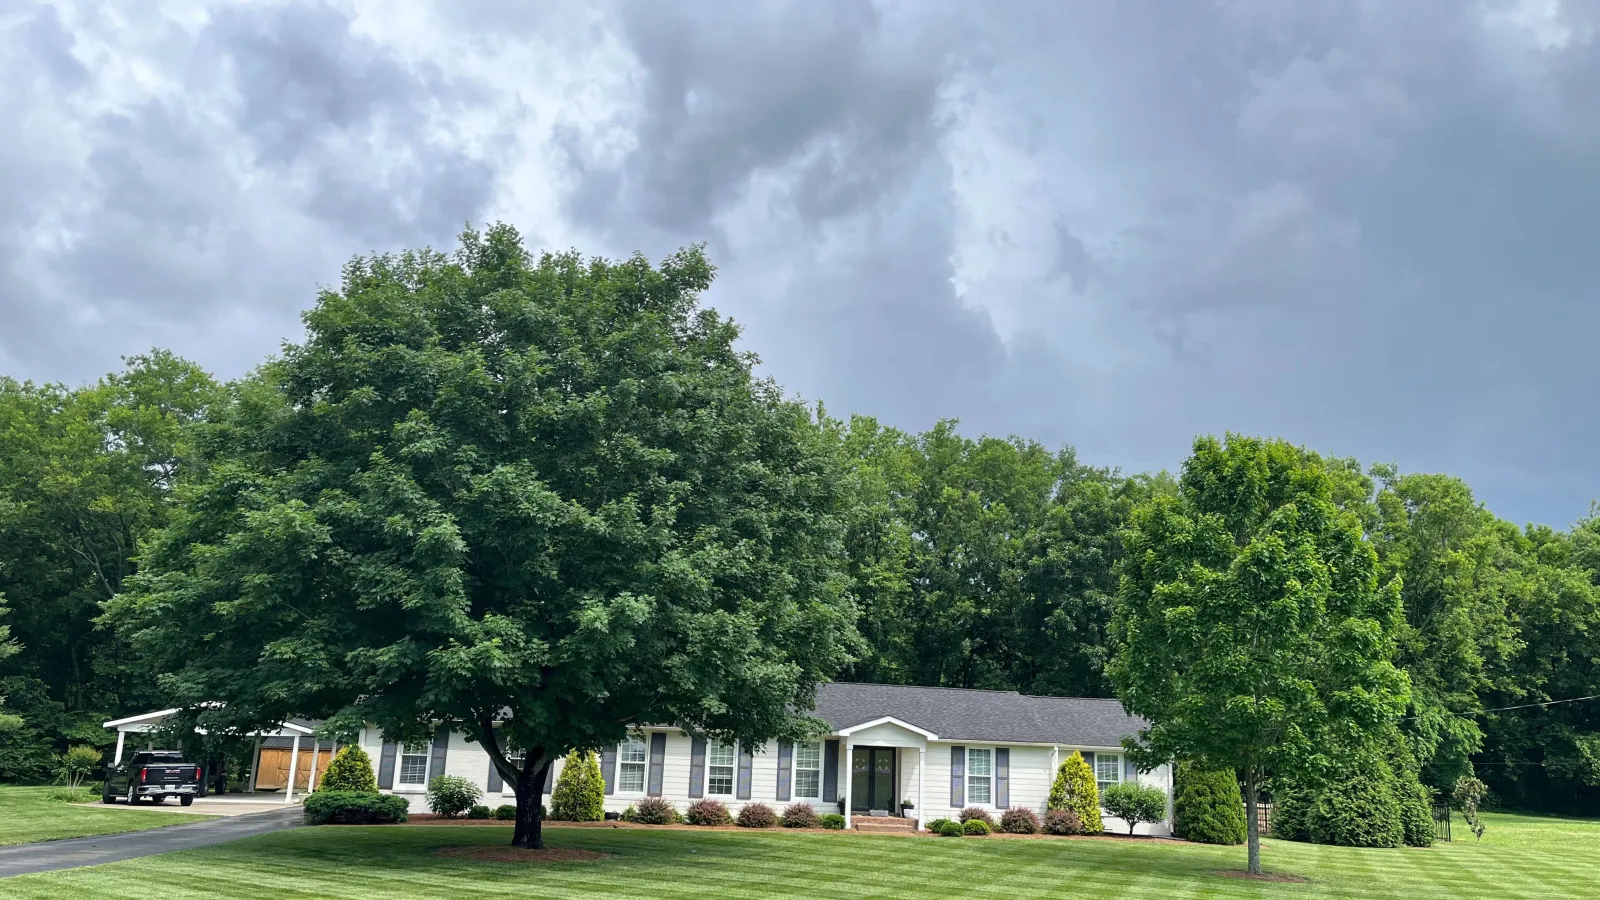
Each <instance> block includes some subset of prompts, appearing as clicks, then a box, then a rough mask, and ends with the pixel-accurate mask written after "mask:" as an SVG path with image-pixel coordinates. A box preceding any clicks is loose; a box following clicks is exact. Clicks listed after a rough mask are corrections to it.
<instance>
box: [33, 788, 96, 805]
mask: <svg viewBox="0 0 1600 900" xmlns="http://www.w3.org/2000/svg"><path fill="white" fill-rule="evenodd" d="M44 797H45V799H46V800H52V801H55V802H56V803H93V802H94V801H96V800H98V799H100V795H99V794H96V793H95V792H94V791H90V790H86V789H84V788H81V787H58V788H51V789H50V790H48V791H46V792H45V795H44Z"/></svg>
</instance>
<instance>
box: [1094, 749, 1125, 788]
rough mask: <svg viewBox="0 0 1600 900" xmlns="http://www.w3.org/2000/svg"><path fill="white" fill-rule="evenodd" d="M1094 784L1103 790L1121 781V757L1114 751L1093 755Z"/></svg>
mask: <svg viewBox="0 0 1600 900" xmlns="http://www.w3.org/2000/svg"><path fill="white" fill-rule="evenodd" d="M1094 780H1095V785H1096V786H1097V787H1099V788H1100V790H1101V791H1102V792H1103V791H1105V789H1106V788H1108V787H1110V786H1112V785H1113V784H1121V783H1122V757H1121V756H1118V755H1117V754H1115V753H1096V754H1095V756H1094Z"/></svg>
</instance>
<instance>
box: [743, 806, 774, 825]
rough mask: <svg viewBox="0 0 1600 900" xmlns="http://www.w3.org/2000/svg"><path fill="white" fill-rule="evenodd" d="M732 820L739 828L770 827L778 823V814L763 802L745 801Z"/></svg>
mask: <svg viewBox="0 0 1600 900" xmlns="http://www.w3.org/2000/svg"><path fill="white" fill-rule="evenodd" d="M733 821H734V824H735V825H738V826H739V827H740V828H771V827H773V826H774V825H777V824H778V814H777V813H775V812H773V811H772V807H770V806H768V805H766V804H765V803H746V804H745V805H744V807H743V808H741V809H740V810H739V815H738V817H737V818H735V819H734V820H733Z"/></svg>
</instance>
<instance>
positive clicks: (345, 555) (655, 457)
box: [107, 225, 858, 846]
mask: <svg viewBox="0 0 1600 900" xmlns="http://www.w3.org/2000/svg"><path fill="white" fill-rule="evenodd" d="M712 274H713V269H712V267H711V265H710V263H709V262H708V261H707V260H706V259H705V257H704V255H703V253H702V252H701V250H700V249H699V248H690V249H686V250H683V251H681V252H679V253H676V254H674V255H672V256H670V257H668V258H667V259H666V260H664V261H663V262H662V263H661V265H660V266H659V267H657V266H652V265H651V264H650V263H649V261H647V260H645V259H644V258H642V257H638V256H636V257H634V258H632V259H628V260H625V261H622V262H611V261H606V260H599V259H589V260H586V259H584V258H582V257H581V256H579V255H578V254H576V253H570V254H563V255H559V256H552V255H546V256H543V257H540V258H538V259H534V258H533V257H531V256H530V254H528V252H527V251H526V250H525V249H524V247H523V245H522V241H521V238H520V237H519V236H518V235H517V233H516V231H515V230H514V229H512V228H510V227H508V226H503V225H502V226H496V227H493V228H491V229H489V230H488V231H487V232H486V233H477V232H471V231H469V232H467V233H466V234H464V235H463V237H462V241H461V246H460V248H459V250H458V251H457V252H456V253H455V254H454V255H452V256H445V255H443V254H439V253H435V252H432V251H417V252H409V253H405V254H402V255H400V256H378V257H371V258H366V259H357V260H353V261H352V262H351V263H350V264H349V265H348V266H347V267H346V269H345V272H344V277H343V279H342V283H341V285H340V288H339V290H337V291H327V292H325V293H323V295H322V296H321V297H320V298H319V299H318V302H317V304H316V306H315V308H313V309H312V310H310V311H309V312H307V313H306V314H305V323H306V339H305V341H304V342H303V343H300V344H297V345H293V346H289V347H287V348H286V349H285V350H284V352H283V354H282V356H281V358H280V359H277V360H274V361H273V362H271V363H269V364H267V365H265V366H264V367H262V368H261V369H260V370H259V371H257V372H256V373H255V374H254V375H252V377H250V378H249V379H247V380H246V381H244V382H242V383H240V384H239V385H237V386H236V387H235V388H234V389H233V391H232V395H231V402H230V403H229V404H228V405H227V407H226V408H225V409H223V410H221V411H219V413H218V414H217V416H215V418H214V420H213V421H211V422H209V423H208V424H207V426H206V428H205V429H204V434H203V435H202V437H201V438H199V439H198V440H197V444H198V445H199V446H200V447H201V448H202V450H203V453H202V459H201V462H200V464H199V467H198V468H199V470H200V474H199V475H198V477H196V478H195V479H194V480H193V482H191V483H190V484H188V485H187V486H186V487H184V488H183V496H184V500H185V502H184V504H183V506H182V507H181V509H180V510H179V511H178V512H177V513H175V514H174V515H173V517H172V519H171V521H170V522H169V523H168V524H167V526H166V527H165V528H164V529H162V530H161V531H160V532H159V533H158V534H156V535H154V536H153V537H152V539H151V540H150V541H149V543H148V545H147V547H146V549H145V551H144V554H143V556H142V559H143V560H144V565H145V567H146V568H145V569H144V570H143V571H141V572H140V573H139V574H138V575H137V576H135V577H134V578H132V579H130V580H129V582H128V584H127V586H126V590H125V591H124V592H123V593H122V594H121V595H120V596H119V597H118V598H117V599H116V600H115V601H113V602H112V603H111V604H109V605H108V607H107V614H108V619H109V621H112V622H114V623H116V625H117V627H118V628H119V631H120V633H123V634H126V635H128V636H129V637H130V639H132V640H133V641H134V642H135V644H136V646H137V648H138V650H139V651H140V653H141V654H142V655H143V659H144V661H145V662H144V664H145V665H148V666H150V667H151V668H152V669H153V670H155V671H159V672H163V673H165V674H164V676H163V677H162V679H161V685H162V687H163V688H164V689H166V690H167V691H169V692H170V695H171V698H172V700H173V701H175V703H176V705H179V706H181V707H184V708H185V709H191V710H195V712H193V713H192V714H189V715H188V718H189V719H192V720H193V721H194V722H196V723H198V724H201V725H204V726H206V728H207V730H208V731H211V730H230V729H231V730H234V731H238V730H248V729H249V728H251V727H254V726H259V725H261V724H263V723H266V722H271V721H277V720H280V719H282V718H284V717H286V716H288V715H291V714H293V715H305V716H313V717H317V718H325V719H327V720H328V721H329V722H330V726H329V727H330V728H331V729H332V730H334V731H336V732H353V731H354V730H355V729H356V728H357V727H359V726H360V725H361V724H362V723H374V724H376V725H378V726H379V727H380V728H381V729H382V730H383V732H384V734H385V735H386V736H388V737H389V738H390V739H392V740H403V741H413V740H425V739H426V738H427V737H428V736H429V735H430V734H431V733H432V729H433V728H434V727H435V726H434V724H433V723H434V722H443V723H445V724H446V725H449V726H454V727H459V728H461V729H463V730H464V731H465V732H466V733H467V734H468V735H469V736H470V737H471V738H472V739H473V740H475V741H476V742H478V743H479V744H481V745H482V746H483V747H484V748H485V749H486V750H487V751H488V753H489V755H490V758H491V760H493V764H494V765H495V766H496V768H497V770H498V771H499V772H500V773H501V775H502V777H503V778H504V779H505V780H506V783H507V784H509V785H510V786H512V788H513V790H514V791H515V793H516V795H517V797H518V800H519V802H518V808H519V809H520V810H522V813H521V815H519V817H518V820H517V828H516V829H515V831H514V833H513V837H512V841H513V843H514V844H515V845H518V846H539V845H540V842H541V837H540V825H539V820H538V818H537V817H536V816H535V815H534V814H533V812H534V810H536V809H537V808H538V804H537V802H536V801H537V797H538V794H539V791H540V788H541V787H542V778H543V776H544V774H545V772H546V771H547V767H548V765H549V764H550V761H551V760H553V759H554V758H556V757H557V756H560V755H562V754H565V753H566V752H567V751H568V750H570V749H572V748H576V747H597V746H604V745H606V744H609V743H612V742H616V741H618V740H620V739H622V738H623V737H624V735H625V734H626V730H627V728H628V727H629V726H630V725H631V724H634V723H637V722H639V721H642V720H644V719H646V718H647V717H648V718H650V719H651V720H660V721H671V722H673V723H675V724H677V725H681V726H684V727H688V728H692V729H695V730H697V731H700V732H703V733H706V734H708V735H710V736H712V737H714V738H717V739H721V740H728V741H739V742H741V743H748V744H761V743H765V742H767V741H770V740H773V739H791V740H793V739H805V738H809V737H810V736H812V734H813V733H814V731H815V729H816V727H817V725H816V723H815V722H813V721H812V720H810V719H809V718H807V717H804V716H802V715H799V714H797V713H796V712H795V710H806V709H810V708H811V707H812V705H813V700H814V697H815V690H816V686H817V684H818V683H819V682H821V681H822V680H824V679H827V678H829V677H831V676H832V675H834V674H835V672H836V671H837V669H838V668H839V667H840V665H842V664H843V663H844V661H845V660H846V659H847V658H848V656H849V655H850V653H851V652H852V651H853V649H854V648H855V647H856V646H857V643H858V639H857V636H856V633H855V628H854V621H855V618H856V613H855V607H854V605H853V603H852V602H851V599H850V596H849V591H848V588H849V581H848V578H847V576H846V573H845V572H844V571H843V568H842V566H843V563H842V560H843V559H844V557H845V554H844V552H843V542H842V536H843V531H842V522H841V514H842V511H843V509H844V507H845V502H846V496H845V494H844V479H843V478H842V477H841V474H842V471H841V467H840V465H839V461H838V458H837V456H838V450H837V447H836V445H835V444H834V443H833V442H832V441H831V440H829V439H826V438H825V437H824V435H823V434H822V432H821V430H820V429H819V428H818V427H817V424H816V422H815V421H814V420H813V419H812V417H811V413H810V411H809V410H808V408H807V407H805V406H803V405H802V404H800V403H798V402H794V401H791V400H788V399H785V397H784V395H783V392H782V390H781V389H780V388H779V387H778V386H777V385H775V384H772V383H770V382H768V381H762V380H758V379H756V378H755V377H754V376H753V374H752V368H753V365H754V360H753V359H752V357H750V356H749V355H748V354H745V353H742V352H740V351H739V350H738V349H737V348H736V347H735V345H734V342H735V339H736V337H737V335H738V329H737V328H736V327H735V326H734V325H733V323H731V322H729V321H728V320H726V319H723V318H721V317H719V316H718V315H716V314H715V313H714V312H712V311H709V310H703V309H699V308H698V305H697V298H698V295H699V294H700V293H701V292H702V291H704V290H705V289H706V288H707V287H709V285H710V283H711V279H712ZM664 667H669V671H668V670H664ZM214 697H227V698H229V703H228V704H227V706H226V707H221V708H208V709H203V710H202V709H197V708H196V704H198V703H200V702H202V701H205V700H209V699H211V698H214ZM499 710H506V711H507V712H508V714H507V716H505V717H504V718H502V719H500V720H499V721H496V715H495V714H496V713H497V712H498V711H499ZM508 746H509V747H517V748H521V749H522V750H524V751H525V756H524V763H523V765H522V766H521V767H520V768H519V767H516V766H514V765H512V764H511V763H510V762H509V761H507V759H506V758H505V755H504V748H505V747H508Z"/></svg>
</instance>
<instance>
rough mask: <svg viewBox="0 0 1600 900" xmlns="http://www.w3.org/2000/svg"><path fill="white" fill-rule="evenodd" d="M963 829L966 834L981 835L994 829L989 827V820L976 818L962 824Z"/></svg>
mask: <svg viewBox="0 0 1600 900" xmlns="http://www.w3.org/2000/svg"><path fill="white" fill-rule="evenodd" d="M961 830H962V831H963V832H964V833H966V834H979V835H982V834H989V833H990V832H992V831H994V829H993V828H990V827H989V823H988V822H985V821H984V820H982V819H976V818H974V819H968V820H967V821H966V823H965V824H963V825H962V826H961Z"/></svg>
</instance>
